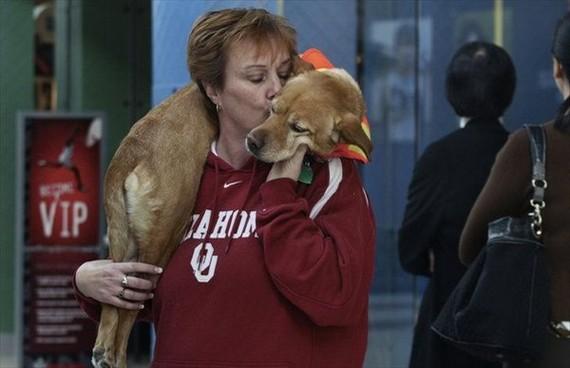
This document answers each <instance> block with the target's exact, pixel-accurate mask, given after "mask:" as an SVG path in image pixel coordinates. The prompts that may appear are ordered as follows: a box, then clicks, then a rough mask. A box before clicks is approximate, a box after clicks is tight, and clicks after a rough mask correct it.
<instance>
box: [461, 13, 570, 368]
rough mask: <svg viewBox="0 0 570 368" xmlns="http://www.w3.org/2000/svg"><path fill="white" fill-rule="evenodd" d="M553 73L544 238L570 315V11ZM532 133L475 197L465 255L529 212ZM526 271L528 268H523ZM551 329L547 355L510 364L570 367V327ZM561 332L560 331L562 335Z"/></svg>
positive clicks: (561, 310) (502, 155)
mask: <svg viewBox="0 0 570 368" xmlns="http://www.w3.org/2000/svg"><path fill="white" fill-rule="evenodd" d="M552 54H553V59H552V63H553V77H554V81H555V82H556V85H557V87H558V89H559V90H560V93H561V94H562V96H563V97H564V102H563V103H562V105H561V107H560V110H559V113H558V116H557V117H556V119H555V120H554V121H553V122H549V123H546V124H545V125H544V127H545V130H546V142H547V144H546V181H547V183H548V188H547V189H546V195H545V202H546V207H545V208H544V210H543V212H542V214H543V221H544V225H543V231H544V236H543V241H544V245H545V252H546V258H547V262H548V266H549V269H550V273H551V285H550V295H551V320H552V321H553V322H555V323H560V322H565V321H570V293H568V285H570V267H569V266H568V265H569V264H570V247H569V244H570V224H569V222H568V221H569V220H568V219H569V208H570V195H569V192H568V191H569V189H568V188H570V175H569V174H568V173H569V172H570V162H569V161H568V157H570V115H568V108H569V107H570V83H569V78H568V77H569V76H570V74H568V72H569V71H570V15H568V14H567V15H566V16H564V17H563V18H562V19H561V20H560V21H559V23H558V26H557V27H556V31H555V34H554V40H553V44H552ZM529 149H530V148H529V139H528V136H527V133H526V132H525V130H524V129H520V130H518V131H516V132H515V133H513V134H512V136H511V137H509V140H508V141H507V143H506V144H505V146H504V148H503V149H502V150H501V151H500V152H499V154H498V155H497V159H496V161H495V164H494V166H493V168H492V170H491V174H490V176H489V179H488V180H487V183H486V184H485V186H484V188H483V190H482V192H481V194H480V195H479V198H477V201H476V202H475V205H474V206H473V209H472V210H471V213H470V214H469V217H468V219H467V223H466V225H465V228H464V230H463V233H462V235H461V241H460V246H459V256H460V258H461V261H462V262H463V263H464V264H466V265H467V264H469V263H471V262H472V261H473V260H474V259H475V257H476V256H477V254H478V253H479V252H480V251H481V248H482V247H483V246H484V245H485V242H486V239H487V224H488V223H489V222H490V221H492V220H495V219H498V218H500V217H503V216H524V215H525V214H526V213H528V212H529V210H530V206H529V202H528V199H529V198H530V197H529V194H530V193H531V185H530V178H531V163H530V153H529V152H530V151H529ZM521 272H522V270H521ZM558 326H559V327H558V328H556V329H551V332H552V333H551V334H550V336H549V341H548V347H547V351H546V354H545V356H544V358H543V359H542V360H540V361H537V362H532V363H510V364H508V366H509V367H518V366H520V367H549V368H557V367H568V365H569V364H570V363H569V362H570V339H567V338H562V337H561V336H564V335H565V336H568V335H570V329H568V328H567V327H564V324H560V325H558ZM557 336H559V337H557Z"/></svg>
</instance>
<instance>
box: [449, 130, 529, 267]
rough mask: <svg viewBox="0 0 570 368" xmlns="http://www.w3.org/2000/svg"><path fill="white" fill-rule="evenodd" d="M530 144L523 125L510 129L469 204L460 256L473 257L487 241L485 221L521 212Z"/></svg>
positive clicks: (526, 191)
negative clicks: (487, 173) (470, 204)
mask: <svg viewBox="0 0 570 368" xmlns="http://www.w3.org/2000/svg"><path fill="white" fill-rule="evenodd" d="M530 180H531V172H530V145H529V140H528V135H527V133H526V131H525V129H524V128H523V129H520V130H518V131H517V132H515V133H513V134H512V135H511V136H510V137H509V139H508V141H507V143H506V144H505V146H504V147H503V148H502V149H501V150H500V151H499V153H498V154H497V157H496V159H495V163H494V165H493V167H492V169H491V172H490V174H489V178H488V179H487V182H486V183H485V186H484V187H483V189H482V190H481V193H480V194H479V197H478V198H477V200H476V201H475V204H474V205H473V207H472V208H471V212H470V213H469V216H468V217H467V222H466V223H465V227H464V228H463V232H462V233H461V240H460V241H459V259H460V260H461V262H462V263H463V264H465V265H469V264H470V263H471V262H473V261H474V260H475V258H476V257H477V255H478V254H479V252H480V251H481V249H482V248H483V247H484V246H485V244H486V242H487V225H488V224H489V222H491V221H493V220H496V219H499V218H501V217H504V216H522V215H523V214H525V213H526V212H527V210H528V207H529V206H528V202H527V198H529V197H528V196H529V193H530V188H531V185H530Z"/></svg>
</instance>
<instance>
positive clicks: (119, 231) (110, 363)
mask: <svg viewBox="0 0 570 368" xmlns="http://www.w3.org/2000/svg"><path fill="white" fill-rule="evenodd" d="M131 175H132V174H131ZM113 180H117V181H116V182H115V183H113ZM105 184H106V188H105V189H106V192H107V193H106V194H107V197H106V198H105V199H106V200H105V211H106V213H107V219H108V236H109V252H110V256H111V259H113V261H115V262H124V261H134V260H136V248H137V245H136V244H135V239H134V238H133V235H132V230H131V229H130V224H129V218H128V212H127V209H128V204H127V195H126V194H127V188H126V181H125V182H122V181H121V180H120V176H114V175H108V177H107V178H106V182H105ZM121 311H122V310H121V309H119V308H116V307H114V306H111V305H107V304H103V305H102V308H101V318H100V322H99V330H98V332H97V340H96V342H95V347H94V348H93V358H92V363H93V365H94V366H95V367H97V368H114V367H116V361H117V359H116V354H117V351H118V349H117V345H116V344H117V341H116V340H117V334H118V327H119V325H120V312H121ZM136 313H137V311H135V312H134V315H135V316H136ZM129 332H130V330H129Z"/></svg>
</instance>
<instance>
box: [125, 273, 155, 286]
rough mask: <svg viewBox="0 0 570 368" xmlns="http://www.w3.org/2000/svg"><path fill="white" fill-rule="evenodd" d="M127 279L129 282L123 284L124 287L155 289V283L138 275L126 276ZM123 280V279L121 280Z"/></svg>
mask: <svg viewBox="0 0 570 368" xmlns="http://www.w3.org/2000/svg"><path fill="white" fill-rule="evenodd" d="M125 277H126V280H127V284H126V285H125V284H123V283H122V282H121V285H122V286H123V287H127V288H131V289H139V290H152V289H154V284H153V282H152V281H151V280H147V279H141V278H140V277H136V276H128V275H127V276H125ZM121 281H122V280H121Z"/></svg>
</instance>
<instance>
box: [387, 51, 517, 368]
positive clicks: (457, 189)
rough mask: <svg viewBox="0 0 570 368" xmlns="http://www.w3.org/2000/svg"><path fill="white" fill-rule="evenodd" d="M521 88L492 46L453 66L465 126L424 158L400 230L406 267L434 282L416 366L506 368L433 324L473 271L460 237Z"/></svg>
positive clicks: (421, 319)
mask: <svg viewBox="0 0 570 368" xmlns="http://www.w3.org/2000/svg"><path fill="white" fill-rule="evenodd" d="M515 85H516V74H515V68H514V65H513V63H512V61H511V58H510V57H509V55H508V54H507V52H506V51H505V50H503V49H502V48H500V47H498V46H496V45H493V44H490V43H486V42H470V43H467V44H465V45H463V46H462V47H460V48H459V50H457V52H456V53H455V55H454V56H453V58H452V60H451V62H450V64H449V66H448V69H447V78H446V92H447V99H448V101H449V103H450V104H451V106H452V107H453V109H454V110H455V112H456V113H457V115H458V116H459V117H460V128H459V129H457V130H455V131H453V132H452V133H450V134H449V135H447V136H445V137H443V138H442V139H440V140H438V141H436V142H434V143H432V144H430V145H429V146H428V147H427V148H426V150H425V152H424V153H423V154H422V155H421V157H420V159H419V160H418V162H417V164H416V166H415V168H414V173H413V176H412V181H411V183H410V186H409V190H408V199H407V205H406V211H405V215H404V220H403V222H402V227H401V229H400V232H399V244H398V248H399V256H400V263H401V265H402V267H403V268H404V269H405V270H406V271H407V272H409V273H412V274H414V275H422V276H426V277H429V282H428V285H427V288H426V290H425V292H424V295H423V299H422V303H421V307H420V312H419V316H418V320H417V323H416V326H415V331H414V339H413V345H412V353H411V358H410V364H409V367H410V368H419V367H422V368H454V367H457V368H470V367H473V368H475V367H476V368H485V367H488V368H491V367H499V365H497V364H495V363H489V362H484V361H481V360H478V359H477V358H474V357H471V356H470V355H468V354H467V353H464V352H462V351H459V350H457V349H456V348H454V347H452V346H451V345H449V344H447V343H446V342H445V341H444V340H442V339H441V338H440V337H439V336H437V335H436V334H435V333H434V332H432V331H431V329H430V326H431V324H432V322H433V321H434V320H435V318H436V317H437V315H438V314H439V312H440V310H441V308H442V307H443V305H444V304H445V301H446V300H447V298H448V296H449V294H450V293H451V292H452V291H453V289H454V288H455V286H456V285H457V283H458V282H459V280H460V278H461V277H462V276H463V274H464V273H465V271H466V267H465V266H463V265H462V264H461V262H460V261H459V257H458V247H459V237H460V234H461V231H462V229H463V226H464V224H465V221H466V219H467V216H468V214H469V211H470V209H471V207H472V205H473V203H474V202H475V200H476V198H477V195H478V194H479V192H480V191H481V188H482V187H483V185H484V184H485V181H486V179H487V176H488V175H489V171H490V169H491V166H492V165H493V162H494V160H495V156H496V154H497V152H498V151H499V150H500V149H501V147H502V146H503V144H504V143H505V142H506V141H507V137H508V132H507V131H506V130H505V128H504V127H503V124H502V121H501V117H502V115H503V113H504V112H505V110H506V109H507V107H508V106H509V105H510V103H511V100H512V97H513V93H514V90H515Z"/></svg>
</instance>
